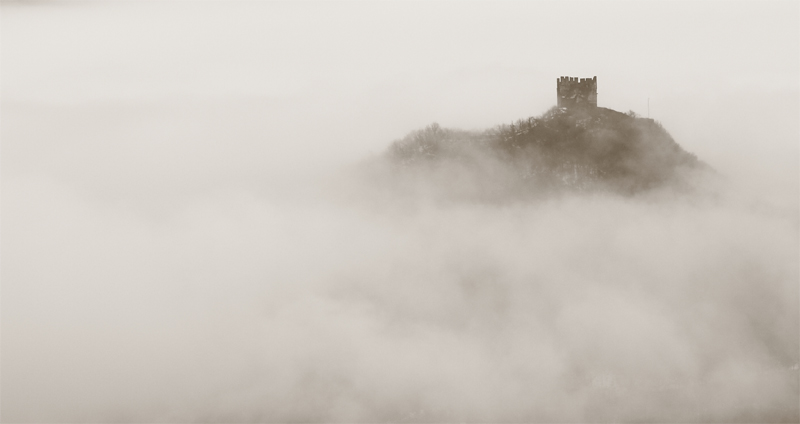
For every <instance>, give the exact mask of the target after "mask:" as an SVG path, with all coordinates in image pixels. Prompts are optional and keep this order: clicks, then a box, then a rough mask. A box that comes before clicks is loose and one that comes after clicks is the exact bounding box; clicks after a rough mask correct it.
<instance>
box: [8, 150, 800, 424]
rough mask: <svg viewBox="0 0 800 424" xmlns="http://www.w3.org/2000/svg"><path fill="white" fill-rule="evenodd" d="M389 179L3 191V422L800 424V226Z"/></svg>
mask: <svg viewBox="0 0 800 424" xmlns="http://www.w3.org/2000/svg"><path fill="white" fill-rule="evenodd" d="M133 163H135V161H134V162H133ZM370 163H371V165H370V166H369V167H367V168H369V169H370V170H371V171H370V172H367V173H366V174H365V173H364V171H363V168H364V167H361V168H359V169H357V170H356V171H352V169H351V171H349V172H347V173H345V174H344V176H343V174H342V173H341V172H339V173H336V174H333V175H328V176H327V178H322V179H314V178H300V177H301V176H298V178H297V179H296V180H294V181H291V182H288V183H287V182H286V181H284V180H282V182H281V183H280V184H279V183H277V182H275V181H272V182H268V181H263V186H259V185H258V184H252V183H250V184H245V185H238V184H236V183H230V182H228V183H225V184H221V185H220V186H218V187H213V188H210V189H207V190H203V191H199V192H196V193H194V194H192V195H186V196H181V197H177V198H172V200H170V201H169V202H166V201H164V200H163V199H162V198H161V197H156V198H155V200H154V199H150V200H148V201H143V200H141V199H139V198H137V197H136V196H133V197H126V196H125V195H124V194H123V195H118V196H111V197H108V196H105V195H96V193H98V191H97V190H95V189H94V188H87V184H85V183H81V182H80V180H71V181H70V180H67V182H65V181H63V180H58V179H56V178H52V177H49V176H47V175H42V174H37V173H34V174H25V173H23V172H17V173H15V175H11V176H10V177H7V176H4V179H3V196H4V201H3V224H4V226H3V227H4V228H3V239H2V250H3V252H2V253H3V324H2V325H3V327H2V329H3V357H2V361H3V380H2V397H3V399H2V400H3V420H5V421H37V422H41V421H50V422H66V421H73V422H74V421H103V422H111V421H138V422H150V421H169V422H181V421H215V422H220V421H227V422H243V421H270V422H318V421H326V422H330V421H361V422H377V421H393V422H455V421H473V422H487V421H494V422H509V421H513V422H520V421H540V422H541V421H546V422H553V421H570V422H575V421H620V420H626V421H693V422H701V421H719V422H731V421H770V422H778V421H785V422H793V421H796V420H797V419H798V414H799V413H798V406H797V402H796V401H797V396H798V362H799V359H798V358H799V357H800V354H799V353H798V334H799V329H798V284H797V282H798V237H797V234H798V216H797V211H796V210H795V209H794V208H795V203H794V202H792V201H789V202H788V203H781V202H775V201H774V200H769V201H768V200H765V199H760V198H759V197H758V196H755V195H752V194H741V192H740V191H738V189H737V188H736V187H732V186H731V184H729V183H724V182H719V181H717V182H715V183H714V185H713V189H712V188H706V189H704V190H703V191H702V193H700V194H699V193H675V192H653V193H649V194H642V195H638V196H633V197H626V196H620V195H613V194H603V193H583V194H581V193H572V194H566V195H562V196H550V197H546V198H543V199H536V200H528V201H500V202H494V201H490V202H486V201H478V200H475V199H470V198H469V196H468V195H467V196H466V197H465V196H461V195H457V196H448V195H447V193H451V192H448V191H447V190H446V189H447V188H448V186H447V181H448V180H447V178H442V175H443V174H442V173H443V172H444V173H445V176H446V173H447V170H446V169H445V170H441V169H440V170H438V171H437V172H438V174H437V178H438V179H437V180H436V181H437V185H436V186H431V185H430V178H432V177H431V175H427V174H424V173H422V174H416V175H411V176H410V177H409V175H406V177H405V179H403V178H401V179H397V178H396V176H393V174H392V173H391V172H390V171H388V170H387V169H388V168H382V167H383V166H385V163H384V162H382V159H380V158H374V159H372V160H371V162H370ZM485 166H488V167H491V166H497V164H496V163H494V162H492V163H488V164H486V165H485ZM376 167H377V168H378V169H379V171H380V172H377V173H376V172H375V169H376ZM129 169H132V168H129ZM484 171H485V168H484ZM191 172H195V171H191ZM191 172H190V173H191ZM405 172H409V171H405ZM146 174H147V171H144V170H143V171H141V175H142V176H145V175H146ZM364 175H367V177H364ZM376 175H377V176H382V177H381V178H377V177H376ZM456 175H458V174H456ZM135 176H136V174H135V173H134V175H133V176H130V177H131V179H135V178H134V177H135ZM462 176H463V175H462ZM75 181H79V182H78V183H75ZM87 181H94V182H96V183H98V184H100V182H98V181H96V180H91V179H90V180H87ZM323 181H324V182H323ZM463 181H464V180H463V179H462V178H460V177H459V178H457V179H456V180H454V181H453V183H454V184H453V185H452V186H450V187H460V188H463V187H464V185H463ZM468 181H469V180H468ZM94 182H93V183H92V184H94ZM165 183H169V179H168V178H167V181H165ZM281 184H282V185H283V186H284V187H287V189H285V190H283V191H281V192H276V191H275V190H273V188H274V187H275V186H279V185H281ZM99 192H103V193H105V192H104V191H103V190H100V191H99ZM456 192H458V190H456ZM712 192H713V195H712V194H709V193H712ZM93 193H94V194H93ZM287 193H288V194H287ZM462 194H463V193H462ZM126 199H127V200H126ZM131 199H133V200H131ZM136 199H139V200H136ZM176 199H177V200H176ZM506 200H508V199H506Z"/></svg>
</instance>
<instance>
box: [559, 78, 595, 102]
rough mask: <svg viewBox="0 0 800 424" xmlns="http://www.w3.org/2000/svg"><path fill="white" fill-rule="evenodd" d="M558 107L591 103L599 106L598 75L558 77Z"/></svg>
mask: <svg viewBox="0 0 800 424" xmlns="http://www.w3.org/2000/svg"><path fill="white" fill-rule="evenodd" d="M556 95H557V96H558V107H570V106H578V105H589V106H592V107H597V77H596V76H595V77H592V78H574V77H560V78H558V79H556Z"/></svg>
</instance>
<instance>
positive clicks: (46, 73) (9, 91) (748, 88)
mask: <svg viewBox="0 0 800 424" xmlns="http://www.w3.org/2000/svg"><path fill="white" fill-rule="evenodd" d="M798 7H799V6H798V3H797V2H764V1H759V2H725V3H720V2H621V1H615V2H445V1H441V2H291V3H290V2H207V3H205V2H177V1H174V2H147V3H142V2H138V3H134V2H106V3H99V2H98V3H94V2H65V3H58V2H24V1H20V2H13V1H12V2H4V3H3V10H2V12H3V14H2V24H3V25H2V101H3V102H4V103H7V104H8V103H9V102H15V103H16V102H24V103H35V104H85V103H87V102H101V103H102V102H112V103H116V104H119V103H120V102H124V101H137V102H159V101H163V100H168V99H180V98H184V97H190V98H195V99H198V98H199V99H212V100H214V99H220V98H225V99H237V98H242V97H247V98H257V99H262V100H265V101H276V102H290V103H292V104H293V105H296V106H297V107H298V109H303V108H304V107H305V106H307V107H305V108H306V110H307V112H306V113H305V116H304V117H303V118H302V119H310V120H314V121H317V122H325V125H327V126H329V127H331V128H333V127H341V131H343V132H346V131H351V134H350V135H349V138H348V141H347V142H346V143H345V142H343V141H340V140H335V141H333V142H327V144H326V146H330V145H331V144H335V145H336V146H337V147H336V150H337V152H341V151H342V150H343V149H344V150H348V149H351V150H350V153H348V154H347V155H345V156H347V157H348V158H350V159H355V158H357V157H360V156H363V155H364V154H366V152H369V151H371V152H377V151H381V150H383V149H384V148H385V146H386V145H387V144H388V143H389V142H390V141H391V140H393V139H396V138H398V137H401V136H403V135H404V134H406V133H407V132H409V131H411V130H413V129H416V128H419V127H421V126H424V125H427V124H429V123H431V122H439V123H440V124H441V125H443V126H452V127H460V128H466V129H483V128H487V127H491V126H494V125H497V124H500V123H504V122H505V123H507V122H511V121H513V120H516V119H519V118H525V117H528V116H533V115H538V114H540V113H542V112H544V111H545V110H546V109H547V108H549V107H551V106H552V105H553V104H554V103H555V94H554V93H555V79H556V78H557V77H559V76H561V75H568V76H578V77H589V76H595V75H596V76H597V77H598V81H599V86H598V91H599V100H598V103H599V105H600V106H604V107H609V108H612V109H615V110H620V111H628V110H634V111H636V112H637V113H639V114H641V115H647V114H648V112H649V113H650V116H652V117H654V118H656V119H658V120H660V121H661V122H662V123H663V124H664V125H665V126H666V127H667V129H668V130H670V131H671V132H672V134H673V136H675V137H676V139H677V140H678V142H679V143H681V144H682V145H683V146H684V147H685V148H687V149H688V150H690V151H692V152H694V153H697V154H698V155H699V156H700V157H701V158H704V159H706V160H707V161H709V162H711V163H712V164H713V165H715V166H716V167H717V168H720V169H723V170H724V171H726V172H728V171H732V170H735V169H740V168H742V167H746V166H750V165H752V163H753V162H754V161H759V160H761V159H763V160H761V163H759V164H758V165H757V166H756V168H759V169H761V170H764V171H765V172H766V173H773V174H774V173H775V172H779V173H780V174H781V175H782V176H773V177H774V178H773V179H784V180H785V179H787V176H789V177H791V178H792V179H794V177H795V176H796V175H795V174H796V173H797V146H796V145H797V131H798V123H797V114H798V110H799V109H798V100H797V99H798V75H800V62H799V60H800V59H798V49H797V46H798V40H800V35H799V33H798V27H799V26H800V25H798V21H799V19H800V18H799V13H798ZM648 99H649V111H648ZM776 108H777V109H776ZM773 109H776V110H773ZM762 115H763V116H762ZM297 119H301V118H300V117H298V118H297ZM743 120H745V121H748V123H746V124H745V123H743V122H742V121H743ZM770 120H771V121H770ZM750 121H756V122H750ZM766 121H770V122H771V123H770V124H769V127H768V128H761V129H759V130H758V131H763V130H765V129H766V130H767V131H766V133H764V132H761V133H759V134H758V135H759V137H762V136H766V137H767V138H769V140H763V139H762V140H759V141H758V142H757V144H758V146H761V148H763V150H764V151H763V153H756V154H754V153H753V149H752V147H753V145H754V144H756V142H755V141H754V140H753V139H752V137H749V136H748V134H749V135H750V136H755V135H754V134H752V133H753V132H754V131H756V130H755V129H754V128H753V127H752V125H758V122H766ZM775 121H777V123H776V122H775ZM744 125H750V126H749V127H744ZM356 126H361V130H360V131H358V130H354V128H355V127H356ZM373 127H374V128H373ZM758 131H756V132H758ZM362 136H363V139H362V138H361V137H362ZM748 137H749V138H748ZM722 139H725V141H722ZM324 147H325V146H322V148H324ZM754 157H755V159H754ZM787 158H788V159H787ZM343 160H344V159H343ZM776 169H779V170H780V171H776ZM753 172H759V171H757V170H753Z"/></svg>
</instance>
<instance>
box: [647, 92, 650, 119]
mask: <svg viewBox="0 0 800 424" xmlns="http://www.w3.org/2000/svg"><path fill="white" fill-rule="evenodd" d="M647 118H648V119H650V98H649V97H648V98H647Z"/></svg>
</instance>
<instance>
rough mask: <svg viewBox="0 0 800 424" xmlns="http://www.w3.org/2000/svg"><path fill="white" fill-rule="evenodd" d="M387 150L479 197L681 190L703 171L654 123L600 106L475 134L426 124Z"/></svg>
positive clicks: (404, 163) (553, 112) (400, 162)
mask: <svg viewBox="0 0 800 424" xmlns="http://www.w3.org/2000/svg"><path fill="white" fill-rule="evenodd" d="M387 154H388V157H389V159H390V161H391V162H392V163H393V164H395V165H397V166H399V167H401V168H404V169H406V170H417V171H419V170H427V171H432V172H433V174H432V175H430V176H429V177H431V178H430V181H431V182H434V183H435V182H440V183H441V182H446V183H450V184H451V187H450V188H451V189H452V190H453V191H456V192H463V193H464V194H468V195H478V196H480V197H486V196H490V197H498V196H505V195H508V194H512V193H513V194H516V195H519V194H525V195H536V194H544V193H552V192H558V191H565V190H566V191H575V190H577V191H594V190H604V191H612V192H617V193H620V194H635V193H639V192H643V191H648V190H652V189H657V188H664V187H675V188H688V187H691V178H690V176H691V175H693V174H694V173H696V172H697V171H710V167H708V166H707V165H705V164H704V163H702V162H701V161H699V160H698V159H697V158H696V157H695V156H694V155H692V154H691V153H688V152H686V151H685V150H683V149H682V148H681V147H680V146H679V145H678V144H677V143H676V142H675V140H673V139H672V137H671V136H670V135H669V133H668V132H667V131H666V130H665V129H664V128H663V127H662V126H661V125H660V124H659V123H657V122H656V121H654V120H652V119H647V118H639V117H636V116H635V115H633V114H632V113H631V114H624V113H620V112H616V111H613V110H611V109H606V108H568V109H567V108H557V107H554V108H552V109H550V110H549V111H547V112H546V113H545V114H543V115H542V116H540V117H531V118H528V119H524V120H519V121H517V122H515V123H513V124H511V125H501V126H498V127H495V128H492V129H489V130H486V131H483V132H468V131H461V130H450V129H444V128H441V127H439V126H438V125H437V124H432V125H430V126H428V127H426V128H425V129H422V130H418V131H414V132H412V133H410V134H409V135H407V136H406V137H404V138H403V139H401V140H397V141H395V142H394V143H393V144H392V145H391V146H390V148H389V151H388V153H387ZM475 190H477V191H475ZM467 192H470V193H467Z"/></svg>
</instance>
